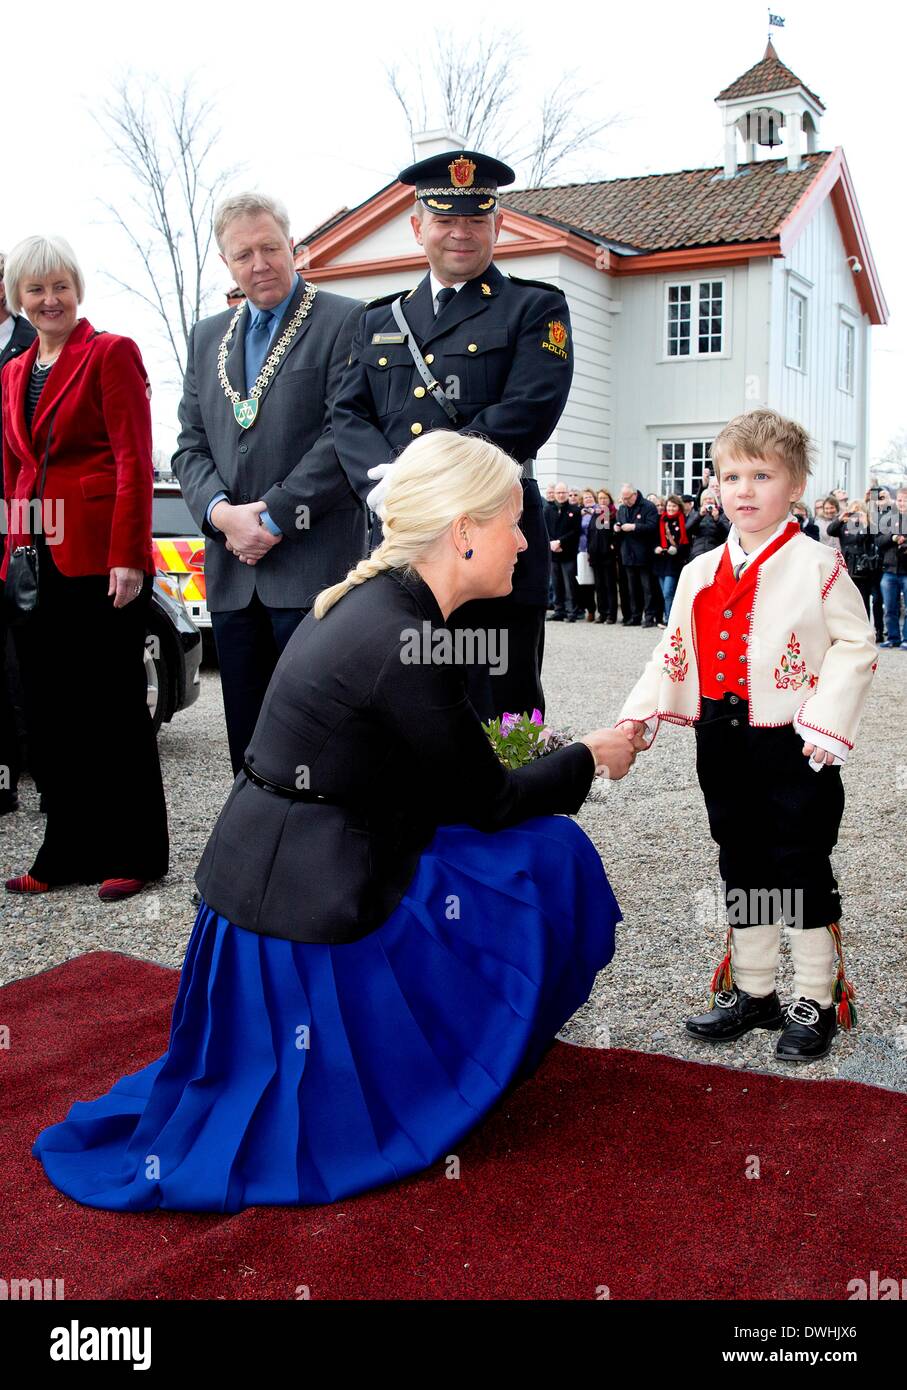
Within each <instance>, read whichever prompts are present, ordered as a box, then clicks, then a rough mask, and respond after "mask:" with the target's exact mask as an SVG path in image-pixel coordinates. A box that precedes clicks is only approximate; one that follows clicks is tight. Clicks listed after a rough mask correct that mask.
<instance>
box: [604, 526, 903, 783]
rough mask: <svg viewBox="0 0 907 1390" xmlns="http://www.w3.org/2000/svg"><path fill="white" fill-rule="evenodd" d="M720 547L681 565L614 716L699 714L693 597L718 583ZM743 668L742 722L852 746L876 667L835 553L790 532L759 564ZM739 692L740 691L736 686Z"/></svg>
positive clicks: (869, 635) (676, 719)
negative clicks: (643, 659) (656, 637)
mask: <svg viewBox="0 0 907 1390" xmlns="http://www.w3.org/2000/svg"><path fill="white" fill-rule="evenodd" d="M724 550H725V547H724V546H719V547H718V548H717V549H716V550H712V551H709V552H708V554H706V555H700V556H698V557H697V558H696V559H695V560H692V561H691V562H690V564H688V565H686V566H685V567H684V569H683V570H681V573H680V580H679V582H678V585H677V591H676V593H675V595H674V603H673V607H672V608H671V620H670V622H669V624H668V626H667V628H666V630H665V632H664V635H663V636H662V639H661V641H660V642H659V644H658V646H657V647H656V648H655V651H654V652H653V654H652V656H651V658H650V660H649V662H648V663H647V665H646V668H645V670H644V671H643V673H642V675H641V676H640V678H639V680H638V681H637V682H636V685H635V686H634V687H633V689H632V690H631V692H630V694H629V696H628V698H627V700H626V702H625V704H624V706H623V709H622V710H621V712H620V715H619V717H618V720H617V722H618V724H620V723H623V722H624V721H626V720H628V719H634V720H645V721H646V722H647V723H649V726H650V728H652V727H653V725H654V728H655V729H657V727H658V725H657V721H658V720H660V719H667V720H668V721H670V722H671V723H673V724H692V723H693V722H694V721H695V720H696V719H697V718H698V717H699V712H700V703H701V698H700V690H699V667H698V656H697V646H696V643H697V634H696V632H695V630H694V623H693V618H692V613H693V601H694V599H695V598H696V595H697V594H698V593H699V592H700V591H701V590H702V589H706V588H708V587H710V586H711V585H712V584H713V583H714V581H715V575H716V573H717V570H718V566H719V564H720V563H721V558H722V555H723V554H724ZM748 609H749V612H750V621H749V629H748V640H747V653H748V658H749V659H748V661H747V667H746V674H747V688H746V695H745V698H746V699H747V700H748V701H749V722H750V724H751V725H753V726H760V727H774V726H778V725H781V724H793V725H794V726H795V728H796V729H797V732H798V733H800V734H801V735H803V737H804V738H809V736H810V734H811V733H816V734H819V735H822V736H824V737H823V739H822V743H823V746H825V747H832V746H834V745H835V744H837V745H839V746H840V751H841V754H842V757H846V754H847V751H848V750H849V749H850V748H852V747H853V743H854V738H855V736H856V732H857V727H858V725H859V722H860V716H861V714H862V711H863V704H864V701H865V699H866V696H867V693H868V691H869V686H870V683H871V681H872V676H873V673H874V671H875V669H876V646H875V640H874V632H873V629H872V627H871V626H870V623H869V621H868V619H867V617H866V610H865V608H864V606H863V600H862V598H861V597H860V594H859V591H858V590H857V587H856V585H855V584H854V582H853V580H852V579H851V578H850V576H849V575H848V573H847V569H846V567H845V565H844V563H843V561H842V559H841V552H840V551H838V550H833V549H832V548H831V547H830V546H827V545H822V544H821V543H820V542H819V541H814V540H811V539H810V538H809V536H804V535H802V534H801V535H798V536H793V537H792V538H791V540H789V541H788V542H787V543H786V544H785V545H783V546H782V547H781V549H780V550H777V551H776V552H775V554H774V555H771V556H769V558H768V559H767V560H765V561H763V563H762V564H761V565H760V567H759V571H758V574H757V576H756V584H755V588H754V590H753V593H752V595H751V596H750V599H749V603H748ZM741 696H743V691H742V690H741Z"/></svg>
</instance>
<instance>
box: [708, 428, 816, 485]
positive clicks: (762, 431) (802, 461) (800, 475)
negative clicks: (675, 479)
mask: <svg viewBox="0 0 907 1390" xmlns="http://www.w3.org/2000/svg"><path fill="white" fill-rule="evenodd" d="M742 458H756V459H760V458H761V459H766V460H768V459H771V460H773V461H774V462H776V463H780V464H783V465H784V467H785V468H786V469H787V471H788V473H789V474H790V476H791V481H792V482H793V483H794V484H795V485H799V484H800V483H803V484H805V483H806V481H807V479H808V478H809V476H810V474H811V473H812V471H813V462H814V460H815V446H814V444H813V442H812V440H811V439H810V437H809V435H808V433H807V432H806V430H805V429H804V428H803V426H802V425H798V424H797V422H796V420H787V419H785V417H784V416H783V415H779V414H778V412H777V410H748V411H747V412H746V413H745V414H744V415H735V416H734V418H733V420H730V421H729V422H728V423H727V424H726V425H725V427H724V429H723V430H722V431H721V433H720V434H719V435H718V437H717V438H716V440H715V443H714V444H713V445H712V465H713V467H714V469H715V476H716V478H718V479H719V481H720V478H721V465H722V462H723V461H724V459H738V460H739V459H742Z"/></svg>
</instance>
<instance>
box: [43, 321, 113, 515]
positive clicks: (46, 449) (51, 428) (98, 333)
mask: <svg viewBox="0 0 907 1390" xmlns="http://www.w3.org/2000/svg"><path fill="white" fill-rule="evenodd" d="M105 331H106V330H105V329H103V328H96V329H95V330H94V332H93V333H92V335H91V337H90V338H89V339H88V342H89V343H93V342H94V340H95V338H100V336H101V334H102V333H104V332H105ZM61 399H62V398H61ZM59 409H60V402H59V401H57V403H56V405H55V406H54V408H53V410H52V411H51V412H50V421H49V423H48V426H47V443H46V444H45V446H44V467H43V468H42V470H41V484H40V486H39V488H38V499H39V501H43V498H44V487H45V483H46V481H47V461H48V459H49V458H50V441H51V440H52V439H53V437H54V418H55V416H56V414H57V411H58V410H59Z"/></svg>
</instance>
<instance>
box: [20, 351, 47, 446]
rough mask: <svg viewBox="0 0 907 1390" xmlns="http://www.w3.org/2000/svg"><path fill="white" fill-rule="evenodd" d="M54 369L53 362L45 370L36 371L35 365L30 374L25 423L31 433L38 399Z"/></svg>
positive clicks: (26, 396) (26, 390) (26, 395)
mask: <svg viewBox="0 0 907 1390" xmlns="http://www.w3.org/2000/svg"><path fill="white" fill-rule="evenodd" d="M52 371H53V363H51V365H50V366H49V367H48V368H47V369H46V370H45V371H36V370H35V368H34V367H33V368H32V370H31V371H30V372H29V374H28V384H27V386H26V388H25V423H26V426H27V427H28V432H29V434H31V422H32V420H33V419H34V416H35V410H36V409H37V405H38V400H39V399H40V396H41V392H42V391H43V390H44V383H45V382H46V381H47V378H48V377H49V376H50V374H51V372H52Z"/></svg>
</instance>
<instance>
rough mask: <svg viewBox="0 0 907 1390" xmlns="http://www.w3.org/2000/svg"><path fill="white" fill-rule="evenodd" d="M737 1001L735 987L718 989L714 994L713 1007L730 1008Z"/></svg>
mask: <svg viewBox="0 0 907 1390" xmlns="http://www.w3.org/2000/svg"><path fill="white" fill-rule="evenodd" d="M736 1003H737V991H736V990H735V989H720V990H719V991H718V993H717V994H716V995H715V1007H716V1008H719V1009H732V1008H733V1007H734V1005H735V1004H736Z"/></svg>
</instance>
